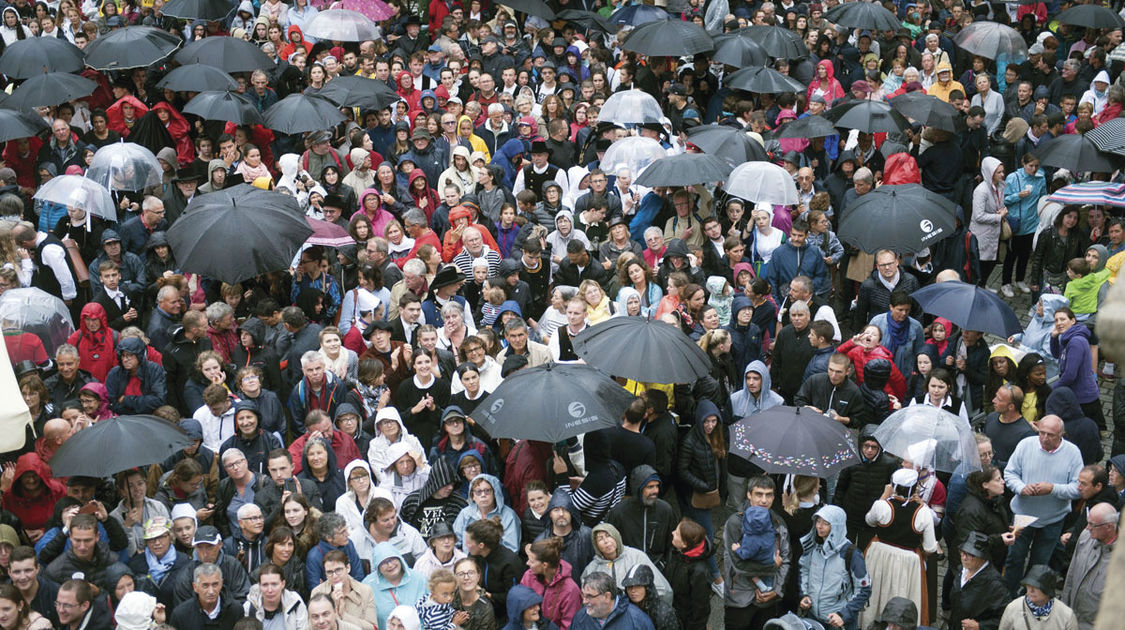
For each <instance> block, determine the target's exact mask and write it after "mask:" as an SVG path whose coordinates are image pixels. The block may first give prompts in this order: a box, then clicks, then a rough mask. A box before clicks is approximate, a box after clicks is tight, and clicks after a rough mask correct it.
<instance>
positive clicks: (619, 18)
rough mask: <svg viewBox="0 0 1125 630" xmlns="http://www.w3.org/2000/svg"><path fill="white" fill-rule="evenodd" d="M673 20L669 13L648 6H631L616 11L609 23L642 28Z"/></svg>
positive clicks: (610, 17)
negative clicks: (651, 23) (641, 26)
mask: <svg viewBox="0 0 1125 630" xmlns="http://www.w3.org/2000/svg"><path fill="white" fill-rule="evenodd" d="M670 19H672V16H671V15H669V14H668V12H667V11H665V10H664V9H661V8H660V7H654V6H652V5H648V4H630V5H627V6H624V7H621V8H620V9H618V10H616V11H614V12H613V13H611V14H610V16H609V21H610V22H613V23H614V24H617V25H618V26H640V25H642V24H648V23H649V22H664V21H666V20H670Z"/></svg>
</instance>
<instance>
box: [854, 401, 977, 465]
mask: <svg viewBox="0 0 1125 630" xmlns="http://www.w3.org/2000/svg"><path fill="white" fill-rule="evenodd" d="M874 437H875V439H877V440H879V444H880V445H882V447H883V450H884V451H886V452H888V453H891V454H893V455H898V456H899V457H902V458H903V459H907V460H909V461H910V462H911V463H912V464H914V465H915V466H917V467H920V468H932V469H934V470H939V471H942V472H947V473H952V472H955V471H956V470H958V469H959V468H960V469H961V470H962V471H964V472H965V473H966V474H967V473H969V472H971V471H974V470H980V455H979V454H978V452H977V442H976V438H974V437H973V428H972V427H971V426H969V423H968V422H965V421H964V420H962V419H961V417H960V416H957V415H956V414H952V413H949V412H948V411H946V410H944V409H942V408H940V407H933V406H931V405H911V406H909V407H903V408H902V409H899V410H898V411H896V412H894V413H892V414H891V415H889V416H887V419H886V420H884V421H883V422H882V423H881V424H880V425H879V426H878V428H876V429H875V435H874Z"/></svg>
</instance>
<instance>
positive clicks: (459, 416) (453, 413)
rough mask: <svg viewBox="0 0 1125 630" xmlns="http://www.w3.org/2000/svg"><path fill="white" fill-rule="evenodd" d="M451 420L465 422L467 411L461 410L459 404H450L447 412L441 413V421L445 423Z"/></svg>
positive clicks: (446, 409)
mask: <svg viewBox="0 0 1125 630" xmlns="http://www.w3.org/2000/svg"><path fill="white" fill-rule="evenodd" d="M450 420H460V421H461V422H464V421H465V412H464V411H461V408H460V407H458V406H457V405H450V406H448V407H446V408H445V413H443V414H441V423H442V424H445V423H446V422H449V421H450Z"/></svg>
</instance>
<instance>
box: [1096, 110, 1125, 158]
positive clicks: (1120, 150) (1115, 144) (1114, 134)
mask: <svg viewBox="0 0 1125 630" xmlns="http://www.w3.org/2000/svg"><path fill="white" fill-rule="evenodd" d="M1086 139H1087V140H1089V141H1090V142H1093V143H1094V146H1095V147H1097V148H1098V149H1100V150H1102V151H1105V152H1106V153H1116V154H1117V155H1125V118H1114V119H1113V120H1107V121H1105V122H1104V123H1102V124H1100V125H1098V126H1097V127H1095V128H1094V130H1093V131H1087V132H1086Z"/></svg>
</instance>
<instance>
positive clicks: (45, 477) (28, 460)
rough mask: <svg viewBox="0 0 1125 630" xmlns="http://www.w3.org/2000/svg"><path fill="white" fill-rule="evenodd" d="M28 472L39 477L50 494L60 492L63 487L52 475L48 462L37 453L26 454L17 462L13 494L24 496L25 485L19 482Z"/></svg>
mask: <svg viewBox="0 0 1125 630" xmlns="http://www.w3.org/2000/svg"><path fill="white" fill-rule="evenodd" d="M26 472H31V473H33V474H34V475H35V476H37V477H39V479H40V481H42V482H43V485H45V486H46V487H47V488H46V490H47V492H48V493H52V492H58V491H59V490H60V488H59V487H58V486H61V484H59V482H58V481H56V480H55V478H54V475H52V474H51V467H50V466H48V465H47V462H44V461H43V459H42V458H41V457H39V455H38V454H36V453H24V454H23V455H20V458H19V459H17V460H16V480H15V482H14V483H13V484H12V492H13V493H15V494H16V495H17V496H23V484H21V483H20V482H19V479H20V477H21V476H23V474H24V473H26ZM64 492H65V490H64Z"/></svg>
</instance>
